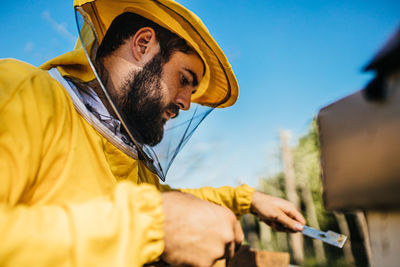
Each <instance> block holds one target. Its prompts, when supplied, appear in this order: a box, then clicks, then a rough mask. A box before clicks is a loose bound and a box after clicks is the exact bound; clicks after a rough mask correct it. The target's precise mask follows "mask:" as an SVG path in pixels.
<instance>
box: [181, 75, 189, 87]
mask: <svg viewBox="0 0 400 267" xmlns="http://www.w3.org/2000/svg"><path fill="white" fill-rule="evenodd" d="M181 84H182V86H186V85H188V84H189V80H188V79H186V77H185V76H184V75H182V77H181Z"/></svg>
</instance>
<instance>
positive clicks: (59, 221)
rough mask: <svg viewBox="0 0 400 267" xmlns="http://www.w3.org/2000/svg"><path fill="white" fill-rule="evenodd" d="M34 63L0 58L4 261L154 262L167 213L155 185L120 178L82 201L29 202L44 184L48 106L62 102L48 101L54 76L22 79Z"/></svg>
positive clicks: (0, 253)
mask: <svg viewBox="0 0 400 267" xmlns="http://www.w3.org/2000/svg"><path fill="white" fill-rule="evenodd" d="M10 65H11V66H10ZM31 68H32V67H27V66H26V65H23V64H22V63H18V64H17V63H15V62H14V63H12V64H7V62H4V61H0V266H10V267H11V266H16V267H19V266H84V267H86V266H142V265H143V264H145V263H148V262H152V261H155V260H156V259H157V258H158V257H159V256H160V255H161V253H162V251H163V246H164V242H163V235H164V232H163V223H164V215H163V211H162V199H161V194H160V192H159V191H158V190H157V189H156V188H155V187H154V186H151V185H134V184H132V183H129V182H122V183H118V184H117V185H116V186H115V188H114V189H113V190H112V192H111V193H110V194H109V195H107V196H103V197H98V198H95V199H92V200H90V201H87V202H84V203H79V204H78V203H75V204H69V203H64V204H57V205H44V204H42V205H40V204H34V205H27V204H26V202H24V199H25V198H26V197H27V195H29V193H31V192H30V189H31V188H32V186H33V185H34V184H35V183H39V182H41V181H40V180H39V181H38V180H37V177H38V175H37V173H39V172H40V171H41V169H40V161H41V158H42V156H43V153H45V150H46V149H48V148H47V147H46V145H45V144H46V142H45V141H46V140H45V139H46V138H48V137H47V136H46V133H45V132H46V127H43V125H45V126H46V125H48V124H49V123H50V121H51V120H54V114H49V112H45V110H51V108H49V107H48V106H46V105H54V106H60V105H61V104H62V103H59V102H54V101H50V100H51V98H52V93H51V91H50V90H48V91H46V90H45V89H44V88H48V89H51V88H52V87H54V86H53V85H51V84H49V83H53V82H55V81H53V80H50V79H41V78H40V74H38V75H33V76H32V77H31V78H30V79H29V80H27V79H24V80H22V79H21V77H20V76H23V75H24V73H27V72H28V71H27V70H26V69H31ZM10 69H14V70H13V71H10ZM38 90H45V93H43V94H40V95H39V94H37V91H38ZM45 106H46V107H45ZM53 110H55V109H53ZM56 178H57V177H54V178H53V179H54V182H55V183H56V182H57V179H56ZM83 179H84V177H83Z"/></svg>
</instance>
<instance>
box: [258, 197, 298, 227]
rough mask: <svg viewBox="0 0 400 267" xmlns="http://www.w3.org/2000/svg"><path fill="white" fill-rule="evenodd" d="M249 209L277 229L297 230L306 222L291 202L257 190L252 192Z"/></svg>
mask: <svg viewBox="0 0 400 267" xmlns="http://www.w3.org/2000/svg"><path fill="white" fill-rule="evenodd" d="M251 211H252V213H255V214H256V215H258V216H259V218H260V220H262V221H263V222H265V223H266V224H268V225H269V226H271V227H272V228H274V229H276V230H278V231H285V232H299V231H302V230H303V225H304V224H305V223H306V221H305V219H304V217H303V215H301V213H300V212H299V211H298V210H297V209H296V207H295V206H294V205H293V203H291V202H289V201H287V200H284V199H282V198H278V197H273V196H269V195H266V194H264V193H261V192H257V191H256V192H254V193H253V200H252V202H251Z"/></svg>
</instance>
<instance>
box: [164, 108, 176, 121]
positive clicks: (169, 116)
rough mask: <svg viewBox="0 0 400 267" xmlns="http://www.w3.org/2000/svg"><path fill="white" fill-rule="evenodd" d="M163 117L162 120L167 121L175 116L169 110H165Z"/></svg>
mask: <svg viewBox="0 0 400 267" xmlns="http://www.w3.org/2000/svg"><path fill="white" fill-rule="evenodd" d="M164 115H165V116H163V118H164V119H165V120H169V119H171V118H175V117H176V115H177V114H176V113H174V112H172V111H171V110H169V109H166V110H165V111H164Z"/></svg>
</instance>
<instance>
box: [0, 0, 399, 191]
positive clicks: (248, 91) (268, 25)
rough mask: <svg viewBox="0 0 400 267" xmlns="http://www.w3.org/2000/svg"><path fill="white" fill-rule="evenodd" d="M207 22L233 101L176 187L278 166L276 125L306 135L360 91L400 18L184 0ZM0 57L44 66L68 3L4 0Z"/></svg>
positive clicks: (234, 0) (72, 30)
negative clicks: (327, 109)
mask: <svg viewBox="0 0 400 267" xmlns="http://www.w3.org/2000/svg"><path fill="white" fill-rule="evenodd" d="M178 2H180V3H181V4H183V5H184V6H186V7H188V8H189V9H191V10H192V11H194V12H195V13H196V14H197V15H198V16H199V17H200V18H201V19H202V20H203V22H204V23H205V24H206V26H207V27H208V29H209V31H210V32H211V34H212V35H213V37H214V39H215V40H216V41H217V42H218V43H219V45H220V46H221V48H222V49H223V50H224V51H225V53H226V55H227V57H228V59H229V60H230V62H231V64H232V67H233V69H234V71H235V74H236V76H237V79H238V82H239V87H240V94H239V100H238V102H237V103H236V104H235V106H233V107H231V108H227V109H224V110H215V111H213V112H212V113H211V114H210V115H209V118H207V119H206V120H205V121H204V122H203V123H202V125H200V127H199V129H198V131H197V132H196V133H195V134H194V136H193V138H192V140H191V141H189V143H188V144H187V146H186V147H185V148H184V149H183V151H182V152H181V154H180V155H179V156H178V157H177V160H176V163H175V164H174V165H173V167H172V168H171V171H170V173H169V175H168V177H167V181H168V180H169V181H170V183H171V184H172V185H174V186H179V187H197V186H202V185H214V186H219V185H224V184H229V185H236V184H237V183H238V182H239V181H240V182H246V183H249V184H250V185H253V186H255V185H256V184H257V179H258V177H260V176H262V175H265V174H271V173H274V172H276V171H278V170H279V168H280V161H279V142H278V140H279V139H278V135H279V131H280V130H290V131H292V133H293V138H292V139H293V143H295V140H296V138H298V137H299V136H301V135H302V134H304V133H305V132H306V131H307V129H308V127H309V125H310V122H311V120H312V118H313V117H314V116H315V115H316V114H317V112H318V110H319V109H320V108H321V107H323V106H325V105H327V104H329V103H331V102H332V101H335V100H337V99H339V98H341V97H343V96H345V95H347V94H349V93H351V92H354V91H356V90H359V89H361V88H362V87H363V86H364V85H365V84H366V83H367V81H368V80H369V78H370V77H371V74H368V73H367V74H366V73H362V72H361V69H362V67H363V66H365V64H366V63H367V62H368V61H369V60H370V59H371V58H372V57H373V55H374V54H375V53H376V52H377V50H378V49H379V48H380V47H381V46H382V45H383V43H384V42H385V40H387V39H388V38H389V37H390V36H391V34H392V33H394V31H395V30H396V29H397V27H399V26H400V15H399V11H400V1H384V0H380V1H365V0H364V1H358V0H352V1H323V0H320V1H312V0H308V1H305V0H303V1H301V0H298V1H283V0H180V1H178ZM0 25H1V27H0V33H1V36H2V41H1V42H0V58H5V57H13V58H17V59H20V60H23V61H27V62H29V63H31V64H34V65H40V64H41V63H43V62H44V61H45V60H47V59H50V58H52V57H55V56H57V55H59V54H61V53H64V52H66V51H69V50H70V49H72V48H73V46H74V43H75V38H76V36H77V32H76V27H75V22H74V12H73V9H72V1H61V0H59V1H48V0H46V1H45V0H42V1H40V0H36V1H32V0H29V1H9V2H7V3H6V4H4V5H3V7H2V9H1V11H0Z"/></svg>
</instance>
